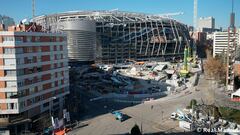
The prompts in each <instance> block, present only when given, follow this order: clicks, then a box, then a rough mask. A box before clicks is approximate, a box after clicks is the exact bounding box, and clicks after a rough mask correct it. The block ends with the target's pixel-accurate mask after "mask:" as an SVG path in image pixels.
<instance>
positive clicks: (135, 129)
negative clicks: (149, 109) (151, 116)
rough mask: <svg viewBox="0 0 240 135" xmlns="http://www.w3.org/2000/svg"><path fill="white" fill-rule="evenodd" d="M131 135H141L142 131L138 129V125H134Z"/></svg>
mask: <svg viewBox="0 0 240 135" xmlns="http://www.w3.org/2000/svg"><path fill="white" fill-rule="evenodd" d="M131 135H141V131H140V129H139V127H138V125H136V124H135V125H134V126H133V128H132V129H131Z"/></svg>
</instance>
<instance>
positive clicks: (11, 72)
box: [4, 70, 16, 76]
mask: <svg viewBox="0 0 240 135" xmlns="http://www.w3.org/2000/svg"><path fill="white" fill-rule="evenodd" d="M4 72H5V75H6V76H16V70H5V71H4Z"/></svg>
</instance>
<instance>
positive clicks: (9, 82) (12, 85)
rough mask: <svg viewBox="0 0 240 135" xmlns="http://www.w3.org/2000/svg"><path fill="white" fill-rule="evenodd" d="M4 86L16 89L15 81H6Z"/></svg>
mask: <svg viewBox="0 0 240 135" xmlns="http://www.w3.org/2000/svg"><path fill="white" fill-rule="evenodd" d="M6 85H7V87H17V83H16V81H7V82H6Z"/></svg>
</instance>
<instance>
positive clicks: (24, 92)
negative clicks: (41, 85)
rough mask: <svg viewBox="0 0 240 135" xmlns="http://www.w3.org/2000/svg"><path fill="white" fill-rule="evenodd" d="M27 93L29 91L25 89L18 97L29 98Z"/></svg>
mask: <svg viewBox="0 0 240 135" xmlns="http://www.w3.org/2000/svg"><path fill="white" fill-rule="evenodd" d="M27 91H28V89H24V90H21V91H19V92H18V96H19V97H24V96H27Z"/></svg>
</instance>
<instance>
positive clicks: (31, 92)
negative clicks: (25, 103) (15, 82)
mask: <svg viewBox="0 0 240 135" xmlns="http://www.w3.org/2000/svg"><path fill="white" fill-rule="evenodd" d="M33 93H35V89H34V87H32V88H29V94H30V95H31V94H33Z"/></svg>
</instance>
